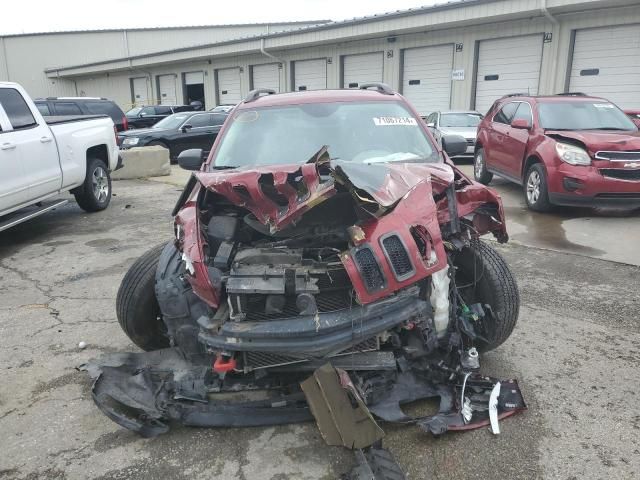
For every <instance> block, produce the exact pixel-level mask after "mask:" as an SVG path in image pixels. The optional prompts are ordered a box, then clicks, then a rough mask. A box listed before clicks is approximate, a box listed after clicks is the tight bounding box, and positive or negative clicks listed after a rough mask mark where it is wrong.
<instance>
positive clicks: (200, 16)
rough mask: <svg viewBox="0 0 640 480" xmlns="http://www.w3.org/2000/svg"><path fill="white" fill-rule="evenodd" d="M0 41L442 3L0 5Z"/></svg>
mask: <svg viewBox="0 0 640 480" xmlns="http://www.w3.org/2000/svg"><path fill="white" fill-rule="evenodd" d="M1 1H2V4H3V5H2V13H1V14H0V35H6V34H15V33H33V32H49V31H64V30H92V29H101V28H134V27H161V26H162V27H164V26H184V25H214V24H224V23H262V22H278V21H301V20H326V19H328V20H344V19H347V18H353V17H359V16H363V15H373V14H376V13H384V12H388V11H395V10H404V9H407V8H415V7H420V6H423V5H433V4H434V3H444V0H438V1H436V0H239V1H230V0H223V1H221V0H185V1H176V0H171V1H169V0H100V1H96V0H18V1H15V0H1Z"/></svg>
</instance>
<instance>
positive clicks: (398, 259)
mask: <svg viewBox="0 0 640 480" xmlns="http://www.w3.org/2000/svg"><path fill="white" fill-rule="evenodd" d="M382 247H383V248H384V251H385V254H386V255H387V259H388V260H389V263H390V264H391V266H392V267H393V273H395V275H396V278H397V279H398V280H406V279H407V278H409V277H411V276H412V274H413V265H412V264H411V259H410V258H409V254H408V253H407V249H406V248H405V247H404V244H403V243H402V240H400V237H398V236H397V235H390V236H388V237H386V238H384V239H383V240H382Z"/></svg>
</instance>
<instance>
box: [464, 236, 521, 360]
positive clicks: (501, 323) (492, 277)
mask: <svg viewBox="0 0 640 480" xmlns="http://www.w3.org/2000/svg"><path fill="white" fill-rule="evenodd" d="M454 265H455V267H456V274H455V279H456V285H457V286H458V288H459V289H460V294H461V296H462V298H463V299H464V301H465V302H466V303H467V305H473V304H474V303H481V304H482V305H483V306H484V305H489V306H490V307H491V314H490V315H487V316H485V318H483V319H482V320H481V322H482V323H481V327H482V328H480V329H479V330H480V332H479V333H480V334H481V335H482V336H483V337H485V338H486V340H487V341H486V342H483V341H476V347H477V348H478V350H479V351H481V352H487V351H489V350H493V349H494V348H496V347H498V346H499V345H501V344H502V343H503V342H504V341H505V340H506V339H507V338H509V336H510V335H511V332H513V329H514V327H515V326H516V322H517V321H518V313H519V311H520V293H519V291H518V284H517V283H516V279H515V278H514V276H513V274H512V273H511V269H510V268H509V265H508V264H507V262H506V261H505V259H504V258H503V257H502V255H500V254H499V253H498V252H497V251H496V250H494V249H493V248H491V247H490V246H489V245H487V244H486V243H484V242H482V241H480V240H476V241H473V242H472V243H471V245H470V246H469V247H466V248H464V249H463V250H462V251H461V252H459V253H458V254H456V256H455V258H454Z"/></svg>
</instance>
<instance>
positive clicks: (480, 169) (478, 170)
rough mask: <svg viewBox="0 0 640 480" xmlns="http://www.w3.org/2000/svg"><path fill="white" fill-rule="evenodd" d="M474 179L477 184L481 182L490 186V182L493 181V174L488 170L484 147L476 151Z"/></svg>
mask: <svg viewBox="0 0 640 480" xmlns="http://www.w3.org/2000/svg"><path fill="white" fill-rule="evenodd" d="M473 177H474V178H475V179H476V182H480V183H482V184H483V185H489V182H491V180H492V179H493V173H491V172H490V171H488V170H487V159H486V157H485V155H484V148H482V147H481V148H478V149H477V150H476V154H475V155H474V157H473Z"/></svg>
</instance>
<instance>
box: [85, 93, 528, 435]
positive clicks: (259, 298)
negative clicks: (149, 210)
mask: <svg viewBox="0 0 640 480" xmlns="http://www.w3.org/2000/svg"><path fill="white" fill-rule="evenodd" d="M273 93H275V92H272V91H264V90H258V91H254V92H252V93H251V94H250V95H249V97H248V98H247V99H245V101H244V102H242V103H241V104H239V105H238V106H237V107H236V109H235V110H234V112H233V113H232V114H231V116H230V117H229V119H228V120H227V122H226V123H225V125H224V127H223V129H222V131H221V133H220V134H219V136H218V139H217V140H216V143H215V144H214V146H213V148H212V150H211V153H210V155H209V158H208V160H207V161H206V162H205V163H204V165H203V166H202V168H201V169H199V170H200V171H198V172H196V173H194V174H193V175H192V177H191V179H190V180H189V182H188V184H187V185H186V188H185V190H184V192H183V194H182V195H181V197H180V198H179V200H178V203H177V205H176V206H175V209H174V211H173V214H174V222H175V223H174V229H175V238H174V239H173V240H171V241H170V242H168V243H166V244H164V245H160V246H158V247H156V248H153V249H151V250H150V251H149V252H148V253H146V254H145V255H143V256H142V257H141V258H140V259H139V260H138V261H136V262H135V263H134V264H133V266H132V267H131V269H130V270H129V271H128V273H127V274H126V275H125V277H124V279H123V281H122V285H121V287H120V290H119V292H118V298H117V315H118V319H119V322H120V325H121V326H122V328H123V330H124V331H125V332H126V334H127V335H128V336H129V338H130V339H131V340H132V341H133V342H134V343H135V344H137V345H138V346H139V347H140V348H142V349H143V350H146V352H145V353H131V354H114V355H112V356H110V357H108V358H107V359H102V360H101V361H99V362H93V363H91V364H89V365H88V366H86V368H87V370H88V371H89V372H90V373H91V375H92V376H93V378H94V379H95V383H94V389H93V394H94V399H95V401H96V403H97V404H98V406H99V407H100V408H101V409H102V410H103V411H104V412H105V413H106V414H107V415H109V417H110V418H112V419H113V420H115V421H116V422H118V423H119V424H121V425H123V426H125V427H127V428H130V429H132V430H135V431H137V432H139V433H141V434H143V435H147V436H149V435H156V434H159V433H163V432H165V431H167V429H168V428H169V425H170V423H171V422H172V421H177V422H179V423H182V424H185V425H195V426H249V425H265V424H278V423H290V422H296V421H302V420H308V419H310V418H311V412H310V411H309V406H308V404H307V402H306V401H305V397H304V395H303V393H302V392H301V390H300V385H299V382H300V381H302V380H304V379H306V378H308V377H309V376H310V375H311V373H312V372H313V371H314V370H316V369H317V368H318V367H320V366H322V365H323V364H326V363H327V362H329V363H331V364H332V365H333V366H335V367H336V368H340V369H343V370H344V371H346V372H349V375H351V379H352V380H353V383H354V385H355V386H356V388H358V389H359V392H360V394H361V395H362V397H363V398H364V401H365V402H366V404H367V406H368V407H369V408H370V409H371V411H372V412H373V413H374V415H376V416H377V417H379V418H382V419H384V420H387V421H402V422H407V421H408V419H409V417H407V416H406V415H405V414H404V413H403V412H402V411H401V410H400V405H402V404H403V403H405V402H408V401H413V400H416V399H419V398H425V397H431V396H439V397H440V398H441V412H440V416H436V417H430V418H428V419H421V421H422V426H423V427H424V428H425V429H427V430H429V431H432V432H433V433H442V432H444V431H446V430H448V429H466V428H472V425H480V424H486V423H487V422H488V409H487V408H486V405H485V402H486V401H488V400H489V395H490V393H491V392H492V391H493V392H494V393H495V388H496V382H494V381H492V380H491V379H489V378H488V377H482V376H480V375H479V374H478V373H474V372H477V369H478V367H479V364H478V351H479V352H486V351H488V350H491V349H494V348H496V347H497V346H499V345H500V344H501V343H503V342H504V341H505V340H506V339H507V338H508V337H509V335H510V334H511V332H512V330H513V328H514V326H515V324H516V321H517V317H518V310H519V296H518V288H517V285H516V282H515V280H514V278H513V276H512V274H511V272H510V270H509V267H508V265H507V264H506V263H505V261H504V259H503V258H502V257H501V256H500V254H499V253H497V252H496V251H495V250H494V249H493V248H492V247H491V246H490V245H489V244H487V243H484V242H482V241H480V240H479V237H480V236H482V235H485V234H492V235H493V236H494V237H495V238H496V239H497V240H498V241H499V242H505V241H507V233H506V228H505V223H504V213H503V209H502V204H501V201H500V198H499V197H498V195H497V194H496V193H495V192H494V191H493V190H491V189H488V188H487V187H485V186H483V185H481V184H479V183H476V182H474V181H472V180H470V179H469V178H467V177H466V176H464V175H463V174H462V173H461V172H460V171H459V170H457V169H456V168H455V167H454V166H453V164H452V163H451V162H450V160H449V159H448V156H447V154H446V153H445V152H443V151H442V150H441V149H440V147H439V146H438V144H437V143H436V142H435V141H434V140H433V138H432V136H431V135H430V133H429V132H428V130H427V128H426V126H425V125H424V124H423V122H422V121H420V117H419V116H418V114H417V113H416V112H415V110H414V109H413V108H412V107H411V106H410V105H409V104H408V103H407V102H406V101H405V100H404V99H403V97H402V96H400V95H398V94H397V93H394V92H392V91H391V90H390V89H389V88H388V87H387V86H385V85H382V84H373V85H368V86H365V87H364V88H362V89H360V90H355V91H354V90H336V91H319V92H301V93H286V94H278V95H275V94H273ZM446 145H447V148H448V149H449V154H452V155H455V154H457V153H459V151H458V150H460V149H462V150H464V149H466V142H465V141H464V139H462V138H455V137H452V138H449V139H448V141H447V142H446ZM456 149H458V150H456ZM200 155H201V152H200V151H197V150H196V151H189V152H185V153H183V154H182V156H181V158H180V163H181V165H183V166H189V165H191V168H196V167H197V166H199V165H200V163H201V161H200ZM472 373H473V375H472ZM497 385H498V393H499V392H500V390H499V385H500V384H499V383H498V384H497ZM511 385H512V388H510V389H507V390H504V389H503V394H500V396H498V394H497V393H495V400H496V402H495V403H496V405H494V406H496V408H495V409H494V410H495V412H496V413H497V414H498V415H500V417H502V416H506V415H509V414H510V413H514V412H515V411H518V410H519V409H522V408H523V407H524V402H523V401H522V399H521V398H520V397H519V391H518V390H517V386H516V384H515V383H514V382H511ZM465 388H466V389H467V393H468V396H465ZM256 389H261V390H266V391H267V392H268V399H267V400H264V399H262V400H252V401H236V402H231V401H228V400H219V399H217V397H216V394H224V393H228V392H238V391H243V390H256ZM460 389H462V390H460ZM460 392H461V393H462V395H461V396H460ZM469 392H472V393H473V395H471V394H470V393H469ZM469 402H471V403H470V404H469ZM474 402H475V403H474ZM478 402H479V403H478ZM476 403H477V404H478V405H479V406H478V405H476ZM463 404H466V413H465V414H463V413H462V410H461V409H462V407H463ZM474 405H476V406H477V408H475V409H474ZM496 418H497V417H496ZM496 421H497V420H496Z"/></svg>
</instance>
